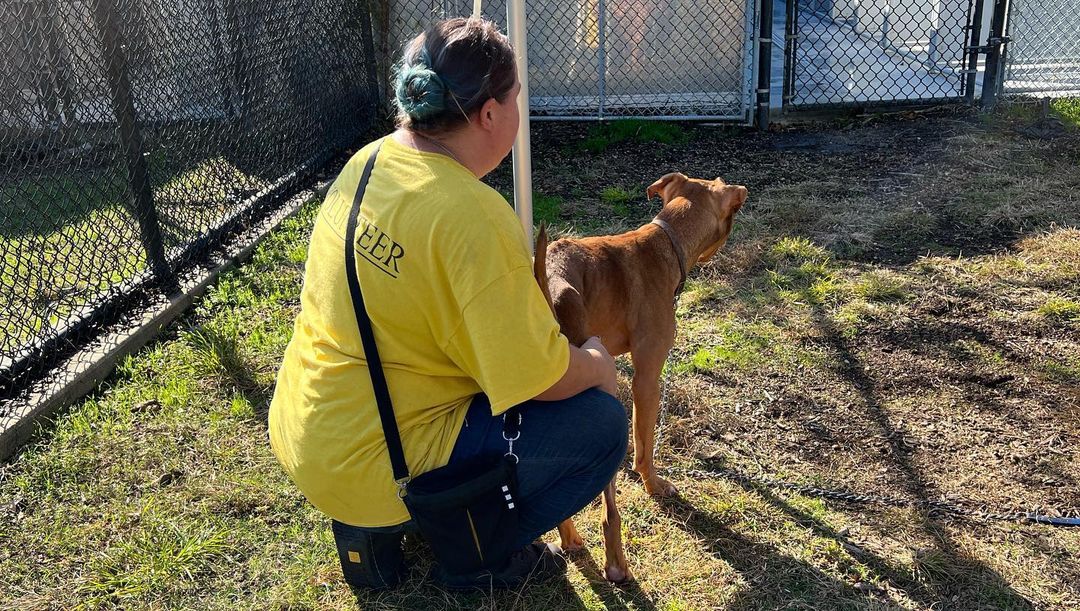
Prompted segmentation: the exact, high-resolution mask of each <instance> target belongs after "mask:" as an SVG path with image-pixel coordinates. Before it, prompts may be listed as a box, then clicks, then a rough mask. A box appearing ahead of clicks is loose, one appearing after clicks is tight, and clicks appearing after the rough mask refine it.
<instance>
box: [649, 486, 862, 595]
mask: <svg viewBox="0 0 1080 611" xmlns="http://www.w3.org/2000/svg"><path fill="white" fill-rule="evenodd" d="M660 506H661V509H662V510H663V512H664V513H665V514H667V517H668V518H669V519H670V520H671V521H672V523H674V524H676V525H678V526H679V527H680V528H682V529H683V530H685V531H686V532H688V533H690V534H691V535H693V536H694V537H696V538H699V539H701V540H702V541H703V542H704V543H705V547H706V549H707V551H708V552H709V553H711V554H712V555H713V556H715V557H716V558H718V559H720V560H723V561H724V562H726V563H727V564H729V565H730V566H731V567H732V568H734V569H735V570H736V571H737V572H738V573H739V574H740V575H741V576H742V577H743V578H744V579H745V580H746V582H747V586H746V587H745V588H743V589H741V590H740V591H738V592H737V593H736V594H735V597H734V598H733V599H732V600H731V601H730V602H729V603H728V605H727V608H729V609H741V608H752V609H778V608H781V607H784V608H792V607H800V606H801V605H799V604H798V603H800V602H801V603H804V604H805V605H810V606H814V605H815V603H817V602H820V601H829V604H830V605H832V606H833V608H841V607H850V606H855V605H857V604H858V603H859V602H860V601H862V600H865V596H864V595H863V594H862V593H860V592H859V591H857V590H856V589H855V588H854V587H852V586H851V585H849V584H847V583H844V582H842V581H840V580H838V579H836V578H834V577H832V576H830V575H828V574H826V573H825V572H824V571H821V570H820V569H818V568H816V567H814V566H812V565H810V564H809V563H807V562H804V561H802V560H799V559H796V558H793V557H791V556H788V555H787V554H784V553H782V552H780V551H779V550H777V549H776V548H775V547H773V546H772V545H769V544H767V543H762V542H761V541H756V540H754V539H752V538H749V537H747V536H745V535H742V534H740V533H737V532H735V531H734V530H732V529H731V528H730V527H728V525H727V524H725V523H724V522H723V521H721V520H720V519H719V518H717V517H716V516H715V515H713V514H711V513H708V512H705V511H701V510H699V509H697V508H696V507H694V506H693V505H692V504H690V503H689V502H688V501H687V500H685V499H683V498H679V497H675V498H671V499H666V500H663V501H660Z"/></svg>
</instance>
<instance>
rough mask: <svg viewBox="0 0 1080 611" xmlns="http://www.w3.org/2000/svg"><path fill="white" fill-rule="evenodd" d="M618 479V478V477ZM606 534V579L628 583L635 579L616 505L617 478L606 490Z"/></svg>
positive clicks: (601, 525) (603, 527)
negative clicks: (627, 558) (623, 539)
mask: <svg viewBox="0 0 1080 611" xmlns="http://www.w3.org/2000/svg"><path fill="white" fill-rule="evenodd" d="M616 477H618V476H617V475H616ZM600 528H601V530H603V532H604V578H605V579H607V580H608V581H610V582H611V583H626V582H628V581H630V580H631V579H633V578H634V576H633V575H632V574H631V573H630V563H629V562H627V561H626V552H625V551H624V550H623V544H622V516H620V515H619V506H618V505H616V504H615V478H612V479H611V483H609V484H608V485H607V488H604V514H603V516H602V517H601V518H600Z"/></svg>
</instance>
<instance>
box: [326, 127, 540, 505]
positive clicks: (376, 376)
mask: <svg viewBox="0 0 1080 611" xmlns="http://www.w3.org/2000/svg"><path fill="white" fill-rule="evenodd" d="M381 146H382V142H381V141H380V142H379V143H378V144H376V145H375V150H373V151H372V152H371V155H370V156H369V157H368V159H367V162H366V163H365V164H364V171H363V173H362V174H361V175H360V182H359V184H357V186H356V194H355V195H354V196H353V203H352V208H351V209H350V211H349V219H348V222H347V223H346V225H345V279H346V281H347V282H348V284H349V295H350V296H351V297H352V304H353V312H354V313H355V314H356V326H357V327H358V328H359V329H360V341H361V343H362V344H363V346H364V356H365V358H366V359H367V364H368V373H369V374H370V375H371V386H372V387H373V388H374V390H375V402H376V403H377V404H378V405H379V420H380V421H381V422H382V430H383V436H384V437H386V449H387V451H388V452H389V453H390V466H391V467H392V468H393V470H394V482H395V483H397V485H398V489H399V494H400V495H401V496H404V495H405V487H406V486H407V485H408V483H409V479H410V476H409V467H408V465H407V464H406V463H405V450H404V449H403V448H402V447H401V433H400V432H399V431H398V427H397V419H396V418H394V404H393V402H392V401H391V400H390V388H389V387H388V386H387V385H386V374H385V372H384V371H383V366H382V358H380V357H379V348H378V346H377V345H376V344H375V330H374V329H373V328H372V326H371V318H370V317H369V316H368V313H367V307H366V306H365V305H364V295H363V293H361V292H360V279H359V277H358V276H357V274H356V250H355V246H354V244H355V241H356V226H357V225H358V224H359V220H360V218H359V217H360V204H362V203H363V201H364V192H365V191H367V184H368V180H370V179H371V171H372V170H373V169H374V168H375V158H376V157H378V155H379V148H381ZM520 426H521V412H520V411H519V410H518V408H517V406H514V407H511V408H510V409H508V410H506V413H505V414H503V438H504V439H506V440H507V442H509V449H508V451H507V453H506V456H507V457H510V458H512V459H513V460H514V462H517V455H515V454H514V441H516V440H517V439H518V438H519V437H520V436H521V429H520Z"/></svg>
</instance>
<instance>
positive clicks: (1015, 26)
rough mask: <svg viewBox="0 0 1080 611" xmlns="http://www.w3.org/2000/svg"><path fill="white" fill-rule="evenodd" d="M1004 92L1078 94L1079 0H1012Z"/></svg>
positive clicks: (1049, 94)
mask: <svg viewBox="0 0 1080 611" xmlns="http://www.w3.org/2000/svg"><path fill="white" fill-rule="evenodd" d="M1008 34H1009V37H1010V38H1011V42H1010V43H1009V46H1008V50H1007V52H1006V55H1005V78H1004V86H1003V90H1004V92H1005V93H1006V94H1025V95H1043V96H1064V95H1073V96H1075V95H1080V0H1012V2H1010V3H1009V25H1008Z"/></svg>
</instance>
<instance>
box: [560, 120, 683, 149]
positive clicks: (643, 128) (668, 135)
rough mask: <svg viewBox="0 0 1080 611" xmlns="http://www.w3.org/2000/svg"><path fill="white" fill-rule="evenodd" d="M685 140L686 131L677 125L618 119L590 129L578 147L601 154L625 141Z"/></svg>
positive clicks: (657, 141) (672, 141)
mask: <svg viewBox="0 0 1080 611" xmlns="http://www.w3.org/2000/svg"><path fill="white" fill-rule="evenodd" d="M686 139H687V134H686V131H685V130H684V129H683V128H682V127H681V126H680V125H678V124H677V123H671V122H667V121H645V120H642V119H620V120H616V121H608V122H604V123H599V124H596V125H594V126H592V127H590V128H589V132H588V134H587V135H586V137H585V139H584V140H583V141H582V142H581V145H580V146H581V148H582V149H583V150H585V151H588V152H590V153H603V152H604V151H606V150H608V149H609V148H610V147H612V146H613V145H616V144H619V143H621V142H626V141H632V142H638V143H653V144H677V143H682V142H685V141H686Z"/></svg>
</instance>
